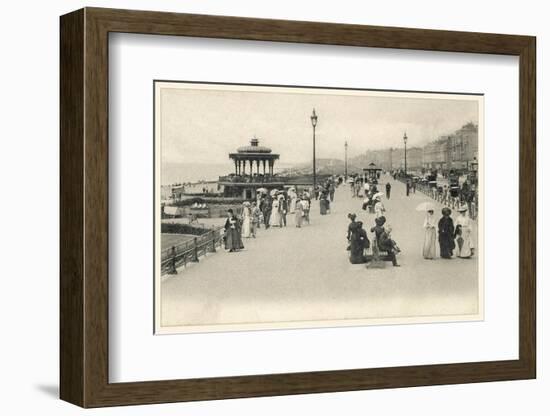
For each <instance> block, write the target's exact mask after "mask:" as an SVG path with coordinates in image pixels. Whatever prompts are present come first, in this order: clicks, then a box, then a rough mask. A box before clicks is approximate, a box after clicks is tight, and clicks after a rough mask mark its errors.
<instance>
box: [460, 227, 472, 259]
mask: <svg viewBox="0 0 550 416" xmlns="http://www.w3.org/2000/svg"><path fill="white" fill-rule="evenodd" d="M461 237H462V240H463V241H462V244H457V245H458V253H457V257H460V258H463V259H467V258H469V257H472V249H473V248H474V244H473V242H472V230H471V228H470V227H465V226H462V234H461Z"/></svg>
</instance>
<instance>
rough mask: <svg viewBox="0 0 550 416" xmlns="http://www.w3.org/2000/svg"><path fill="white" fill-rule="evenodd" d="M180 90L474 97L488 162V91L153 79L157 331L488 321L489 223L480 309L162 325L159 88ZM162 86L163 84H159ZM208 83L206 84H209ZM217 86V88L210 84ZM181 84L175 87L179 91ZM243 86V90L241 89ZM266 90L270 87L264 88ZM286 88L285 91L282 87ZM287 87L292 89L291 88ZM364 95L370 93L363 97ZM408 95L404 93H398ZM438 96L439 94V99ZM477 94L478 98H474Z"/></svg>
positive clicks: (481, 244)
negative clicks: (309, 91) (486, 319)
mask: <svg viewBox="0 0 550 416" xmlns="http://www.w3.org/2000/svg"><path fill="white" fill-rule="evenodd" d="M162 84H166V85H164V87H165V88H176V87H175V86H174V87H170V85H172V84H175V85H177V86H178V87H177V88H180V89H185V87H182V86H189V89H194V90H195V91H196V90H201V89H204V90H212V89H215V88H217V87H219V88H220V90H224V87H229V88H227V89H225V91H255V92H257V90H258V89H259V90H261V91H262V92H264V93H274V94H277V93H278V94H282V93H290V94H292V93H294V94H307V92H304V91H295V92H293V91H292V90H314V91H317V93H318V94H319V95H322V91H329V92H327V93H326V94H327V95H338V94H337V93H338V92H343V93H346V92H347V94H345V95H349V96H363V97H364V96H368V94H369V93H372V94H373V95H372V96H378V94H388V95H387V96H384V95H381V97H382V98H406V99H417V100H422V99H442V100H446V99H451V98H450V97H453V99H456V100H460V99H461V98H462V99H464V100H468V101H475V102H476V103H477V105H478V106H479V107H478V117H479V119H478V123H479V126H480V128H479V131H480V133H479V135H478V144H480V146H479V148H480V153H479V157H478V159H479V160H484V157H485V154H484V147H485V131H484V130H485V120H484V117H485V116H484V112H485V94H484V93H480V92H476V93H467V92H444V91H420V90H415V91H409V90H389V89H378V88H352V87H334V86H326V87H325V86H311V85H281V84H256V83H238V82H211V81H188V80H166V79H162V80H161V79H154V80H153V159H154V161H153V178H154V180H153V183H154V189H153V194H154V198H153V213H154V225H153V229H154V231H153V245H154V247H153V256H154V262H153V265H154V267H153V269H154V270H153V279H154V289H153V316H154V319H153V332H154V334H155V335H168V334H192V333H213V332H232V331H257V330H271V329H310V328H341V327H353V326H373V325H402V324H418V323H436V322H437V323H452V322H475V321H483V320H484V319H485V299H484V292H485V283H484V255H485V245H484V238H483V235H484V227H483V226H479V227H478V231H477V236H476V241H477V242H478V247H477V250H476V252H477V255H478V267H477V272H478V274H477V281H478V283H477V285H478V291H477V295H478V297H479V299H478V308H479V309H478V312H477V313H471V314H467V313H462V314H448V315H417V316H403V317H396V316H394V317H379V318H375V317H370V318H341V319H338V318H333V319H316V320H310V319H304V320H300V319H297V320H293V321H281V322H255V323H250V322H243V323H219V324H214V323H213V324H202V325H184V324H182V325H174V326H167V327H163V326H162V325H160V320H161V318H160V315H161V308H162V306H161V300H160V297H161V295H160V285H161V279H162V276H161V275H160V273H161V270H160V269H161V267H160V262H161V259H160V245H161V243H160V239H161V232H160V228H161V227H160V225H161V218H160V209H159V207H160V186H161V182H160V181H159V179H160V176H161V170H162V166H161V165H162V162H161V147H162V139H161V138H160V137H158V136H159V134H160V126H159V124H158V119H159V118H162V116H161V113H160V112H161V105H160V102H158V101H160V100H158V93H159V91H158V90H157V88H162V87H163V85H162ZM157 85H159V86H160V87H157ZM205 87H206V88H205ZM210 87H213V88H210ZM177 88H176V89H177ZM236 88H240V89H236ZM269 88H273V89H277V92H272V91H269V90H268V89H269ZM264 89H265V91H263V90H264ZM280 90H285V91H280ZM287 90H288V91H287ZM361 93H364V94H365V95H361ZM400 95H403V97H399V96H400ZM436 96H440V97H438V98H436ZM473 97H474V98H473ZM484 171H485V166H484V164H483V163H482V164H480V167H479V174H480V177H479V181H480V183H481V184H482V186H481V187H480V188H481V192H480V201H481V202H480V206H481V207H482V208H480V220H481V223H480V224H483V218H484V214H485V208H484V200H485V195H484V194H485V184H484V177H485V175H484Z"/></svg>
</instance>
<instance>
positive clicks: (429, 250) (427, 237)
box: [422, 209, 435, 260]
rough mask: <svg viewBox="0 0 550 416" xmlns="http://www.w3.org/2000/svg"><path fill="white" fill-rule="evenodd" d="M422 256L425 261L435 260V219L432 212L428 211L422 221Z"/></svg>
mask: <svg viewBox="0 0 550 416" xmlns="http://www.w3.org/2000/svg"><path fill="white" fill-rule="evenodd" d="M422 256H423V257H424V258H425V259H429V260H433V259H435V217H434V211H433V210H432V209H431V210H428V211H427V212H426V218H425V219H424V246H423V247H422Z"/></svg>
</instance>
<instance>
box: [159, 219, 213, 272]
mask: <svg viewBox="0 0 550 416" xmlns="http://www.w3.org/2000/svg"><path fill="white" fill-rule="evenodd" d="M222 229H223V227H217V228H214V229H212V230H210V231H207V232H206V233H204V234H201V235H199V236H196V237H194V238H193V239H192V240H189V241H186V242H185V243H182V244H178V245H177V246H172V247H170V248H169V249H166V250H163V251H162V252H161V274H162V275H165V274H177V273H178V271H177V269H178V268H179V267H181V266H186V265H187V263H197V262H198V261H199V257H201V256H205V255H206V253H215V252H216V247H220V246H221V245H222V243H223V235H222V232H221V230H222Z"/></svg>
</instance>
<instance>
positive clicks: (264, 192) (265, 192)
mask: <svg viewBox="0 0 550 416" xmlns="http://www.w3.org/2000/svg"><path fill="white" fill-rule="evenodd" d="M256 192H260V193H262V194H267V188H258V189H256Z"/></svg>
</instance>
